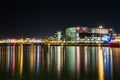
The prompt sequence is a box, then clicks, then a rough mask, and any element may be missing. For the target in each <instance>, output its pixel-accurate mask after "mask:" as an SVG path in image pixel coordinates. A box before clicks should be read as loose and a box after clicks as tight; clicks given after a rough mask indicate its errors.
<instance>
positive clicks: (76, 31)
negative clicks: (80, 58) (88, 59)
mask: <svg viewBox="0 0 120 80" xmlns="http://www.w3.org/2000/svg"><path fill="white" fill-rule="evenodd" d="M113 32H114V30H113V29H106V28H103V27H98V28H87V27H70V28H67V29H66V34H65V35H66V41H73V43H75V42H76V43H104V42H106V43H107V42H110V41H111V38H112V37H113Z"/></svg>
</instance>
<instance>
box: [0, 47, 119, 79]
mask: <svg viewBox="0 0 120 80" xmlns="http://www.w3.org/2000/svg"><path fill="white" fill-rule="evenodd" d="M0 80H120V48H109V47H88V46H85V47H81V46H66V47H64V46H47V47H41V46H36V45H26V46H23V45H19V46H16V45H13V46H0Z"/></svg>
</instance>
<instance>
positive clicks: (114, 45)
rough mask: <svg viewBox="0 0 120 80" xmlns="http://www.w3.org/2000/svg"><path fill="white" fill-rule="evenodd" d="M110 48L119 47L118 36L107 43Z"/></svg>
mask: <svg viewBox="0 0 120 80" xmlns="http://www.w3.org/2000/svg"><path fill="white" fill-rule="evenodd" d="M109 45H110V47H120V36H117V37H115V39H114V40H112V41H111V42H109Z"/></svg>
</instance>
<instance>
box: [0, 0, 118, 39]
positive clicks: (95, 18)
mask: <svg viewBox="0 0 120 80" xmlns="http://www.w3.org/2000/svg"><path fill="white" fill-rule="evenodd" d="M99 25H103V26H104V27H105V28H109V27H112V28H114V29H115V31H116V32H117V33H119V32H120V29H119V27H120V3H119V2H111V1H105V0H104V1H102V0H99V1H97V0H96V1H91V0H89V1H87V0H84V1H79V2H78V1H75V0H73V1H70V0H69V1H67V0H66V1H65V0H64V1H62V0H54V1H51V0H49V1H41V0H39V1H21V0H19V1H17V0H16V1H13V2H12V1H11V0H9V1H5V2H1V3H0V39H1V38H22V37H23V38H25V37H30V38H32V37H35V38H46V37H48V36H50V35H53V34H54V32H55V31H64V30H65V29H66V28H67V27H72V26H85V27H89V28H92V27H98V26H99Z"/></svg>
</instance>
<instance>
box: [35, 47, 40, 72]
mask: <svg viewBox="0 0 120 80" xmlns="http://www.w3.org/2000/svg"><path fill="white" fill-rule="evenodd" d="M36 60H37V62H36V72H37V73H38V72H39V65H40V64H39V62H40V46H37V59H36Z"/></svg>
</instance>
